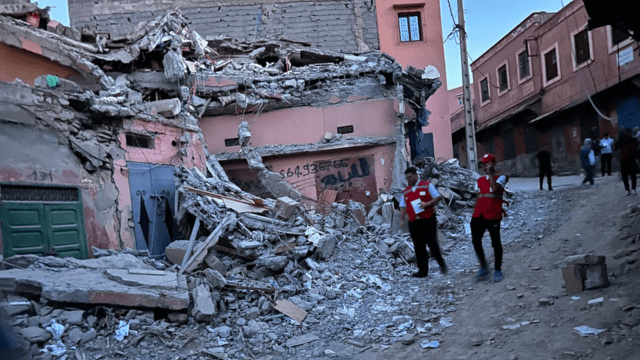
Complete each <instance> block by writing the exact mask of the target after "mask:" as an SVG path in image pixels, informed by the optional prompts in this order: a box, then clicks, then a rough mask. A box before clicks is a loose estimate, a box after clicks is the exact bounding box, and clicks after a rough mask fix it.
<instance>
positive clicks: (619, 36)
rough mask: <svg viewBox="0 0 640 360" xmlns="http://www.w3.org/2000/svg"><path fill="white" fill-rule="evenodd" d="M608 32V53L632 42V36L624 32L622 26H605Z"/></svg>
mask: <svg viewBox="0 0 640 360" xmlns="http://www.w3.org/2000/svg"><path fill="white" fill-rule="evenodd" d="M607 29H608V30H607V33H608V35H609V36H608V41H609V54H611V53H612V52H614V51H618V50H619V49H622V47H624V46H627V45H629V44H631V43H632V42H633V38H632V37H631V36H630V35H629V33H628V32H625V31H624V29H626V28H625V27H623V26H619V25H613V26H607Z"/></svg>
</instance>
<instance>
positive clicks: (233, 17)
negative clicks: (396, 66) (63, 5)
mask: <svg viewBox="0 0 640 360" xmlns="http://www.w3.org/2000/svg"><path fill="white" fill-rule="evenodd" d="M174 7H175V3H170V2H164V1H163V2H161V1H159V0H158V1H150V0H146V1H142V0H127V1H115V0H108V1H104V2H101V3H100V4H94V3H87V2H85V1H79V0H70V1H69V16H70V19H71V24H72V25H73V26H74V27H76V28H77V29H79V30H81V31H91V30H93V31H95V32H107V33H110V35H111V38H118V37H124V36H126V35H127V34H128V33H130V32H132V31H133V29H134V28H135V26H136V25H137V24H138V23H140V22H150V21H152V20H153V19H155V18H156V17H157V16H160V15H162V14H164V13H165V12H166V11H167V10H172V9H173V8H174ZM180 8H181V9H182V12H183V13H184V15H185V16H186V17H187V18H188V19H189V20H190V22H191V28H192V29H193V30H196V31H197V32H198V33H200V34H201V35H202V36H205V37H217V36H220V35H223V36H229V37H234V38H237V39H256V38H268V39H279V38H283V37H284V38H289V39H294V40H299V41H304V42H308V43H310V44H313V45H314V46H317V47H319V48H322V49H326V50H333V51H344V52H352V53H361V52H363V51H367V50H369V49H379V48H380V45H379V40H378V30H377V29H378V27H377V19H376V9H375V3H374V2H373V1H364V0H344V1H314V2H308V1H296V2H290V1H279V0H258V1H251V2H249V1H241V2H237V1H234V2H222V3H220V2H216V3H211V2H207V1H190V2H185V1H183V2H181V4H180ZM140 9H144V11H140ZM256 27H257V28H258V33H257V34H256ZM85 29H86V30H85ZM312 30H313V31H312Z"/></svg>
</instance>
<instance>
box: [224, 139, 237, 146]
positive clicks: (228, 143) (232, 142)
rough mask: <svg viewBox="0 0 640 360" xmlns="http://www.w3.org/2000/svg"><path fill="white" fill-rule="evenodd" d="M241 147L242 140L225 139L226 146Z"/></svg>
mask: <svg viewBox="0 0 640 360" xmlns="http://www.w3.org/2000/svg"><path fill="white" fill-rule="evenodd" d="M239 145H240V139H239V138H233V139H224V146H227V147H229V146H239Z"/></svg>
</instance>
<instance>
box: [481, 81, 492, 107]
mask: <svg viewBox="0 0 640 360" xmlns="http://www.w3.org/2000/svg"><path fill="white" fill-rule="evenodd" d="M480 98H481V99H482V101H481V102H482V103H486V102H488V101H489V100H491V97H490V93H489V79H488V78H484V79H482V80H480Z"/></svg>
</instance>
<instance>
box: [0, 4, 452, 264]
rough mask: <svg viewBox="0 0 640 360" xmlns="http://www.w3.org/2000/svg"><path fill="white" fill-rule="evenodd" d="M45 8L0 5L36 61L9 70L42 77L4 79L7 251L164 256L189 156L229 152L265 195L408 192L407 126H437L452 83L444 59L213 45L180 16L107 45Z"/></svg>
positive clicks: (292, 45)
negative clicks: (432, 63)
mask: <svg viewBox="0 0 640 360" xmlns="http://www.w3.org/2000/svg"><path fill="white" fill-rule="evenodd" d="M33 6H34V5H33V4H18V5H6V6H3V7H2V10H1V11H0V14H1V15H0V24H1V26H0V43H2V44H4V45H3V46H9V47H10V48H11V49H12V51H13V52H16V51H17V52H18V53H19V54H20V55H21V56H22V57H21V58H18V59H17V60H16V59H14V58H12V57H9V58H7V59H6V60H8V61H6V62H5V61H3V65H2V66H3V74H4V75H3V76H4V78H3V80H5V81H14V79H22V78H23V77H24V78H25V80H24V81H25V82H27V83H28V84H30V85H33V87H28V86H26V84H21V83H20V81H17V82H13V83H4V84H3V85H2V86H3V87H5V88H6V90H4V91H3V92H2V96H3V101H2V102H1V104H2V106H3V108H4V109H3V110H4V111H3V116H2V118H3V121H2V125H1V126H2V127H3V131H2V134H3V141H4V144H6V145H7V146H5V147H4V149H5V150H3V151H6V153H5V154H6V155H7V156H3V157H2V159H1V160H0V174H1V175H0V176H1V177H0V181H1V182H2V183H3V185H2V190H3V191H2V194H3V195H2V196H3V197H2V201H3V203H5V206H3V210H2V211H3V218H7V219H14V218H15V219H16V220H15V225H16V226H13V225H12V224H13V223H12V221H13V220H12V221H5V222H4V226H3V245H4V247H5V248H6V249H8V250H9V251H8V252H7V250H5V251H4V253H5V254H6V255H11V254H14V253H35V254H41V255H42V254H46V253H51V254H54V253H59V252H63V248H64V247H65V246H66V245H63V244H74V245H73V246H71V248H74V249H83V250H77V251H79V252H74V253H73V256H78V257H87V256H88V252H87V250H86V249H88V248H89V247H91V246H96V247H98V248H109V249H123V248H127V247H128V248H135V249H139V250H149V251H150V252H151V254H152V255H154V256H162V254H163V250H164V247H166V245H167V244H168V243H169V242H170V241H171V240H175V239H177V238H180V237H181V236H179V235H180V233H179V228H178V226H176V224H175V223H174V216H175V215H176V213H177V211H178V209H177V207H178V203H177V202H178V201H177V198H176V197H175V185H174V181H173V168H174V166H177V165H184V166H186V167H187V168H191V167H196V168H199V169H201V170H203V171H205V170H206V168H207V167H210V166H211V165H212V164H215V163H217V162H218V161H219V162H220V164H221V165H222V167H223V168H224V169H225V170H226V172H227V173H228V174H229V178H230V180H231V182H233V183H235V184H236V185H237V187H239V188H240V190H242V191H247V192H251V193H253V194H254V195H258V196H261V197H272V198H274V199H275V198H278V197H282V196H288V197H290V198H292V199H293V200H295V201H301V202H303V203H305V204H306V205H307V206H309V207H317V206H318V203H325V204H331V203H332V202H334V201H336V200H338V201H340V200H348V199H351V200H356V201H359V202H361V203H363V204H364V205H365V207H366V208H368V206H369V205H370V204H371V203H372V202H373V201H375V200H376V199H377V197H378V195H379V194H380V193H381V191H388V190H389V189H391V188H393V187H394V186H395V188H396V189H397V188H399V187H401V180H402V177H401V176H398V174H400V175H401V174H402V173H401V171H402V169H403V167H404V166H405V164H406V159H407V156H406V155H405V154H406V147H405V135H404V132H405V124H407V125H409V124H414V123H416V121H417V120H416V118H419V120H420V121H421V122H423V123H424V121H426V114H428V112H427V111H426V109H424V108H423V107H421V106H419V105H416V104H424V103H425V101H426V100H427V99H428V98H429V96H430V95H431V94H433V93H434V92H435V91H436V89H437V88H438V87H439V86H440V82H439V80H438V76H439V75H438V73H437V70H435V69H434V68H429V69H427V71H424V70H420V69H415V68H411V67H409V68H408V69H407V70H406V71H402V68H401V67H400V65H399V64H398V63H397V62H395V61H394V60H393V58H390V57H389V56H386V55H385V54H381V53H379V52H376V51H370V52H366V53H362V54H359V55H347V54H341V53H332V52H325V51H318V50H314V49H312V48H311V47H309V46H307V45H308V44H304V43H301V42H296V41H293V40H287V39H281V40H279V41H271V40H269V41H264V40H258V41H252V42H250V41H244V40H243V41H240V40H234V39H230V38H214V39H203V38H202V37H201V36H200V35H198V33H197V32H195V31H191V30H189V28H188V26H187V22H186V20H185V19H184V17H183V16H182V15H181V14H180V13H179V12H169V13H167V14H166V15H164V16H160V17H158V18H157V19H156V20H154V21H152V22H149V23H142V24H140V25H139V26H138V27H137V28H136V29H135V31H134V32H133V33H131V34H129V35H128V36H126V37H124V38H118V39H109V38H106V37H104V36H102V35H101V34H89V33H80V32H78V31H77V30H74V29H71V28H67V27H65V26H63V25H61V24H59V23H57V22H55V21H49V20H48V18H47V17H44V16H42V17H39V18H37V19H35V20H34V19H33V15H31V14H33V11H34V8H33ZM27 20H29V22H28V21H27ZM3 60H5V59H3ZM17 61H24V62H25V63H26V64H27V65H29V68H30V69H32V70H31V71H29V72H28V74H27V75H25V74H23V69H22V67H21V66H22V65H21V64H16V62H17ZM61 68H63V69H61ZM15 69H18V70H15ZM21 69H22V70H21ZM16 72H17V73H16ZM40 72H42V73H40ZM405 101H407V103H409V104H410V106H407V107H406V110H405V105H404V104H405ZM412 107H413V108H414V109H415V110H414V109H412ZM414 113H418V115H420V116H416V115H414ZM25 130H28V131H26V132H25ZM292 138H293V139H295V140H296V141H295V142H292V141H291V139H292ZM43 139H46V141H44V140H43ZM25 144H29V145H30V146H28V147H25ZM394 174H395V175H394ZM283 179H284V180H285V181H282V180H283ZM394 180H395V181H396V182H397V184H394V183H393V181H394ZM283 186H284V189H285V190H282V187H283ZM276 189H280V190H276ZM274 191H275V192H274ZM283 191H284V192H283ZM24 199H30V201H31V203H30V204H29V206H27V205H25V204H23V203H20V201H22V200H24ZM13 202H16V204H12V203H13ZM14 213H15V214H18V215H13V214H14ZM51 213H55V214H64V216H62V215H60V216H61V217H64V220H63V219H59V220H55V219H52V218H51V216H50V214H51ZM27 214H28V215H27ZM17 218H20V220H17ZM21 221H22V222H26V223H28V224H30V226H31V225H32V226H33V228H32V230H33V231H31V232H26V231H25V230H24V229H23V228H21V227H20V226H19V225H18V224H19V223H20V222H21ZM56 221H62V223H61V224H60V225H56ZM57 226H60V229H58V228H57ZM27 233H28V234H27ZM182 236H184V234H182ZM85 238H86V239H87V240H88V241H87V242H85V240H84V239H85ZM25 239H28V241H25ZM25 243H28V245H24V246H23V245H20V244H25ZM7 244H8V245H7ZM69 251H71V250H69ZM73 251H76V250H73ZM69 254H71V253H69Z"/></svg>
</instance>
